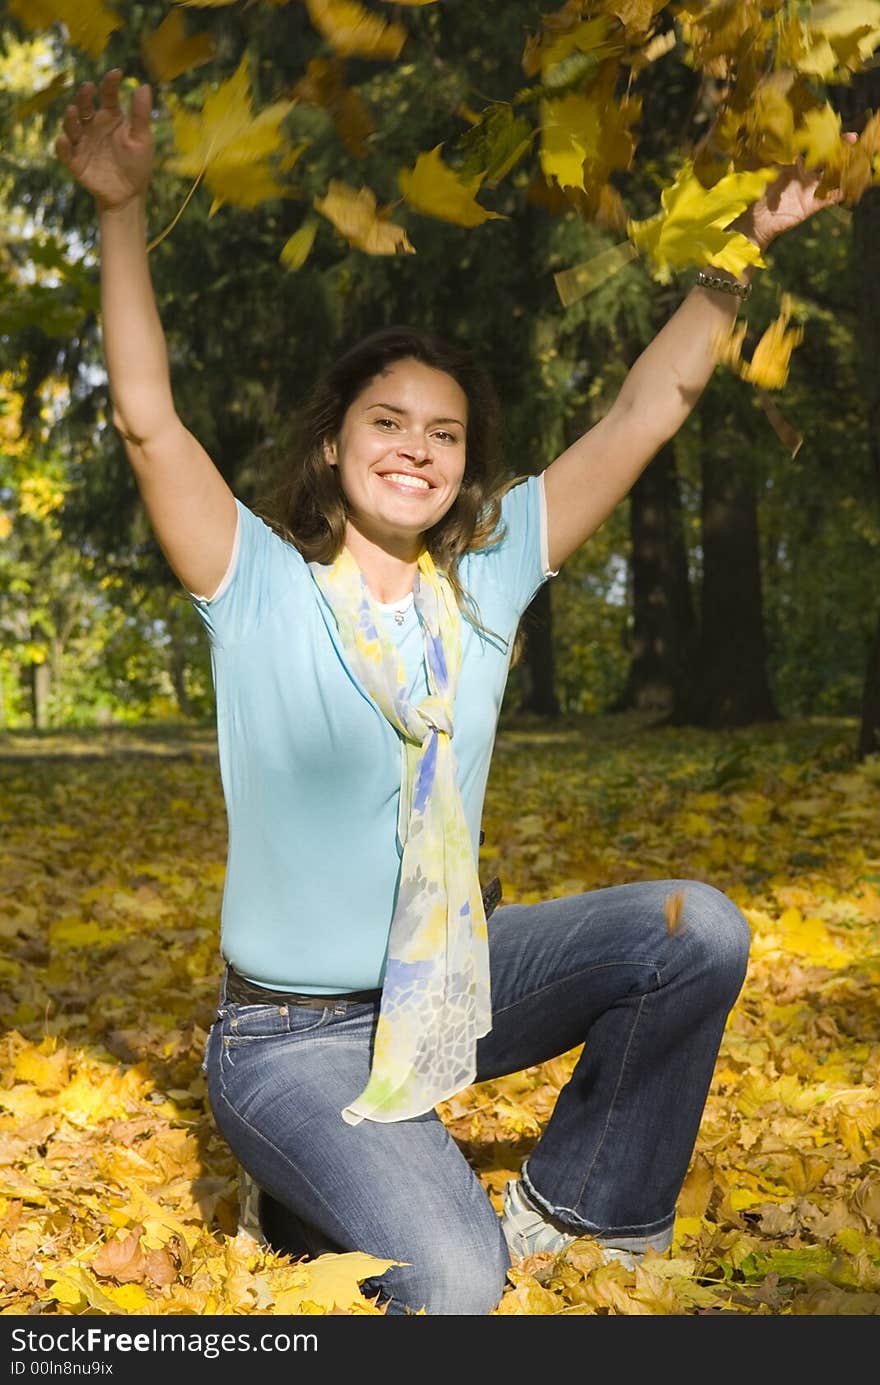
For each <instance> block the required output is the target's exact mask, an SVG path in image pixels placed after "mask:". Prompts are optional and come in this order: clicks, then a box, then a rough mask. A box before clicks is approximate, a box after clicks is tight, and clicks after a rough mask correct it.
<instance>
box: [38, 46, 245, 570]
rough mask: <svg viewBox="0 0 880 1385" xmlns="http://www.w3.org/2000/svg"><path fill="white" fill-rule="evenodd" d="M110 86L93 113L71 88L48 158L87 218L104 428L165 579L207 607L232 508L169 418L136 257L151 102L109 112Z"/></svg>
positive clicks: (143, 260) (231, 531)
mask: <svg viewBox="0 0 880 1385" xmlns="http://www.w3.org/2000/svg"><path fill="white" fill-rule="evenodd" d="M121 81H122V73H121V72H120V71H119V70H118V69H114V70H113V71H112V72H108V73H107V74H106V75H105V76H104V78H103V80H102V82H101V86H100V106H99V107H98V106H96V104H95V95H96V93H95V88H94V84H93V83H91V82H84V83H83V84H82V86H81V87H80V88H79V90H78V92H77V96H76V102H75V103H74V104H72V105H70V106H68V108H67V112H66V115H65V117H64V133H63V134H61V135H59V137H58V140H57V141H56V145H55V148H56V152H57V154H58V157H59V159H60V160H61V162H62V163H64V164H65V165H66V167H67V168H68V169H69V170H70V172H71V173H72V175H73V177H74V178H76V180H77V182H79V183H81V184H82V186H83V187H84V188H85V189H86V190H87V191H88V192H90V193H91V194H92V196H93V197H94V199H95V204H96V206H97V209H98V216H99V227H100V248H101V322H102V330H103V338H104V353H105V357H106V361H107V371H108V374H109V378H110V394H111V398H112V402H113V423H114V426H115V427H116V429H117V430H118V432H119V433H120V435H121V437H122V438H123V440H124V442H125V448H126V452H127V453H128V458H129V461H130V462H131V465H132V468H133V470H134V473H135V477H136V478H137V483H138V488H139V490H140V493H141V497H142V499H143V502H144V505H145V507H146V510H147V514H148V515H149V517H150V522H151V524H152V526H153V530H154V532H155V534H156V538H157V539H158V541H159V544H160V545H161V548H162V551H163V552H164V554H165V556H166V558H167V559H168V562H169V564H170V565H171V568H172V569H173V571H174V572H175V573H176V575H177V577H178V578H179V579H180V581H181V582H182V583H183V585H184V586H185V587H187V588H188V589H189V590H190V591H192V592H196V593H197V594H199V595H202V596H212V595H213V593H214V591H215V590H216V588H217V587H218V585H219V583H220V581H221V578H222V577H223V575H224V573H225V572H226V569H227V567H228V565H229V560H230V556H231V553H232V545H233V541H234V536H235V523H236V512H235V500H234V498H233V495H232V491H231V490H230V489H229V487H228V486H227V484H226V482H225V481H224V479H223V477H222V476H221V475H220V472H219V471H218V470H217V468H216V466H215V465H214V463H213V462H212V460H211V458H210V457H209V456H208V454H207V452H206V451H205V449H204V448H203V447H202V445H201V443H199V442H198V440H197V439H196V438H194V437H193V435H192V433H190V432H189V431H188V429H187V428H185V427H184V425H183V424H182V423H181V421H180V419H179V418H178V416H177V412H176V410H175V407H174V400H173V397H172V393H171V379H170V374H169V369H168V352H167V348H166V345H165V336H164V333H163V331H162V324H161V322H160V320H159V313H158V309H157V307H156V299H155V295H154V293H153V286H152V281H151V278H150V270H149V264H148V260H147V248H146V242H147V235H146V192H147V187H148V185H149V180H150V173H151V170H152V165H153V138H152V133H151V129H150V110H151V95H152V94H151V90H150V87H149V86H140V87H138V88H137V90H136V91H135V92H134V94H133V96H132V100H131V109H130V114H129V115H128V116H127V115H126V114H125V112H124V111H123V110H122V107H121V106H120V103H119V86H120V82H121Z"/></svg>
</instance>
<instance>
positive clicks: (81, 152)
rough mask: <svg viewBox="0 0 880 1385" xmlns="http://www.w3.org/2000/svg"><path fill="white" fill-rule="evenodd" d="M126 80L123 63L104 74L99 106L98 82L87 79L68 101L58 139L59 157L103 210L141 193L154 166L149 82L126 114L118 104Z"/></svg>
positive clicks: (134, 94)
mask: <svg viewBox="0 0 880 1385" xmlns="http://www.w3.org/2000/svg"><path fill="white" fill-rule="evenodd" d="M121 81H122V72H121V71H120V70H119V69H118V68H114V69H113V70H112V71H111V72H107V73H106V74H105V76H104V77H103V79H102V81H101V88H100V95H101V105H100V108H97V109H96V107H95V85H94V83H93V82H83V84H82V86H80V88H79V90H78V91H77V93H76V101H75V104H71V105H70V106H68V107H67V111H66V113H65V116H64V133H63V134H61V135H59V136H58V139H57V140H56V141H55V152H56V154H57V155H58V157H59V159H60V160H61V162H62V163H63V164H65V165H66V166H67V167H68V168H69V169H70V172H71V173H72V174H73V176H74V178H75V179H76V180H77V182H78V183H81V184H82V186H83V187H84V188H85V189H86V191H87V192H90V193H91V194H92V196H93V197H94V199H95V201H96V203H97V205H98V207H99V208H100V210H101V211H116V210H118V209H119V208H120V207H123V206H125V204H126V203H127V202H131V201H132V200H133V199H134V198H136V197H140V196H142V194H143V193H144V192H145V191H146V188H147V185H148V183H149V181H150V173H151V171H152V167H153V136H152V133H151V130H150V110H151V99H152V93H151V90H150V87H149V86H146V85H145V86H140V87H138V88H137V90H136V91H135V92H134V93H133V95H132V98H131V114H130V116H128V117H127V116H126V115H125V113H124V112H123V110H122V108H121V106H120V104H119V85H120V83H121Z"/></svg>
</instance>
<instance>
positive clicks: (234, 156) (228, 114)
mask: <svg viewBox="0 0 880 1385" xmlns="http://www.w3.org/2000/svg"><path fill="white" fill-rule="evenodd" d="M292 105H293V102H292V101H278V102H275V103H274V104H272V105H270V106H267V107H265V108H264V109H263V110H262V111H260V112H259V113H258V114H257V115H253V114H252V113H251V106H250V81H249V77H248V57H247V55H245V56H244V57H243V58H242V60H241V62H240V63H239V65H238V68H237V69H236V71H235V72H234V73H233V75H232V76H231V77H230V78H228V80H227V81H225V82H223V83H222V84H221V85H220V86H219V87H218V88H217V90H216V91H215V92H213V93H212V94H211V95H210V96H208V97H207V98H206V100H205V104H204V106H203V107H202V110H201V111H200V112H199V113H198V114H194V113H192V112H191V111H189V110H187V109H185V108H184V107H183V106H182V105H181V104H180V102H179V101H177V100H176V99H174V100H172V101H170V107H171V119H172V123H173V127H174V143H175V147H176V149H177V153H176V155H174V156H173V157H172V158H171V159H169V160H168V161H167V163H166V167H167V168H168V169H169V170H171V171H172V172H174V173H182V174H185V175H188V176H189V177H193V178H196V177H199V176H200V175H202V174H204V179H205V183H206V185H207V186H208V187H209V188H210V189H211V191H212V192H213V193H214V194H215V200H216V203H223V202H232V203H234V204H235V205H236V206H240V207H254V206H256V205H257V204H258V203H259V202H262V201H265V200H266V199H267V198H272V197H283V196H285V194H286V189H285V188H284V186H283V185H282V184H280V183H279V182H278V181H277V178H276V175H275V171H274V170H273V168H272V167H271V165H270V164H269V162H268V160H269V158H270V157H271V156H272V155H281V154H282V153H290V152H294V156H295V157H296V156H298V154H299V153H300V152H301V148H300V149H296V150H295V151H289V150H287V149H286V147H285V142H284V136H283V135H282V134H281V128H280V127H281V124H282V122H283V120H284V118H285V116H286V115H287V114H288V112H289V111H290V110H291V108H292Z"/></svg>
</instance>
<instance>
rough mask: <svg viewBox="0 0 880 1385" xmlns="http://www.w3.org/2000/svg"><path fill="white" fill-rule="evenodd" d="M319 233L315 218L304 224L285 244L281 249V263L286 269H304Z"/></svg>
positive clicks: (310, 218)
mask: <svg viewBox="0 0 880 1385" xmlns="http://www.w3.org/2000/svg"><path fill="white" fill-rule="evenodd" d="M317 231H318V223H317V221H316V220H315V218H314V217H309V219H308V220H307V221H305V222H303V224H302V226H300V228H299V230H298V231H294V233H293V235H292V236H291V237H290V238H289V239H288V240H286V241H285V242H284V245H283V246H282V248H281V255H280V259H281V263H282V264H283V265H284V268H285V269H290V270H297V269H302V267H303V265H304V264H305V262H306V260H307V259H308V257H309V252H310V250H311V248H312V245H313V243H314V240H315V236H316V234H317Z"/></svg>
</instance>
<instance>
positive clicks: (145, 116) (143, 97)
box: [131, 84, 153, 139]
mask: <svg viewBox="0 0 880 1385" xmlns="http://www.w3.org/2000/svg"><path fill="white" fill-rule="evenodd" d="M152 109H153V92H152V89H151V88H150V86H149V85H147V84H145V85H144V86H140V87H138V88H137V90H136V91H135V92H134V93H133V95H132V98H131V133H132V137H133V138H134V139H147V138H148V136H149V133H150V115H151V113H152Z"/></svg>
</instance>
